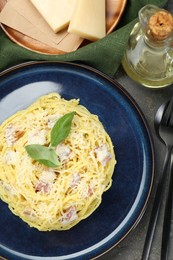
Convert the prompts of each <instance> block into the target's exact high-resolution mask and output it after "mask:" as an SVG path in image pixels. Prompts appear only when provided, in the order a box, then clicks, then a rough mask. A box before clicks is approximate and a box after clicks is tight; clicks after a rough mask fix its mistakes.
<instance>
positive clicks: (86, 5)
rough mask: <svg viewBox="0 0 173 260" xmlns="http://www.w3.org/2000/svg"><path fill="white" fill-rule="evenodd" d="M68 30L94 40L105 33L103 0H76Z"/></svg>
mask: <svg viewBox="0 0 173 260" xmlns="http://www.w3.org/2000/svg"><path fill="white" fill-rule="evenodd" d="M68 32H70V33H75V34H78V35H79V36H81V37H82V38H85V39H88V40H91V41H95V40H98V39H101V38H103V37H104V36H105V35H106V10H105V0H76V3H75V7H74V10H73V15H72V18H71V22H70V24H69V27H68Z"/></svg>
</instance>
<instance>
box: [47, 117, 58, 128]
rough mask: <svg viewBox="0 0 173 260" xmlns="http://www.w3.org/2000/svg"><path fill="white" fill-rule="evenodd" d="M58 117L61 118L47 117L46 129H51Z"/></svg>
mask: <svg viewBox="0 0 173 260" xmlns="http://www.w3.org/2000/svg"><path fill="white" fill-rule="evenodd" d="M60 117H62V115H61V114H54V115H49V116H48V118H47V125H48V127H49V128H52V127H53V126H54V125H55V123H56V122H57V120H58V119H59V118H60Z"/></svg>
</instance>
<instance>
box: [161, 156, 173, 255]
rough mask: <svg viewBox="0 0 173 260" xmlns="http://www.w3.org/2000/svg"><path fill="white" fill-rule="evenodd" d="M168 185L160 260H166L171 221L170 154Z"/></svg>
mask: <svg viewBox="0 0 173 260" xmlns="http://www.w3.org/2000/svg"><path fill="white" fill-rule="evenodd" d="M169 171H170V173H169V176H168V183H169V189H168V193H167V198H166V206H165V212H164V222H163V233H162V249H161V260H168V257H169V247H170V235H171V220H172V210H173V154H172V153H171V163H170V168H169Z"/></svg>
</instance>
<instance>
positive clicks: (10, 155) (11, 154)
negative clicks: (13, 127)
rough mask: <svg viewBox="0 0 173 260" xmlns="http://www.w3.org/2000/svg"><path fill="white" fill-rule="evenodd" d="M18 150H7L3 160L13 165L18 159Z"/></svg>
mask: <svg viewBox="0 0 173 260" xmlns="http://www.w3.org/2000/svg"><path fill="white" fill-rule="evenodd" d="M18 154H19V153H18V152H15V151H13V150H9V151H7V152H6V154H5V156H4V160H5V162H6V163H7V164H8V165H15V164H16V161H17V159H18Z"/></svg>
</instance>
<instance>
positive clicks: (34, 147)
mask: <svg viewBox="0 0 173 260" xmlns="http://www.w3.org/2000/svg"><path fill="white" fill-rule="evenodd" d="M25 149H26V151H27V153H28V155H29V156H30V157H31V158H32V159H34V160H36V161H38V162H40V163H42V164H44V165H46V166H48V167H57V166H60V165H61V163H60V161H59V160H58V156H57V154H56V152H55V151H54V150H53V149H51V148H48V147H46V146H43V145H40V144H31V145H27V146H25Z"/></svg>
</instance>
